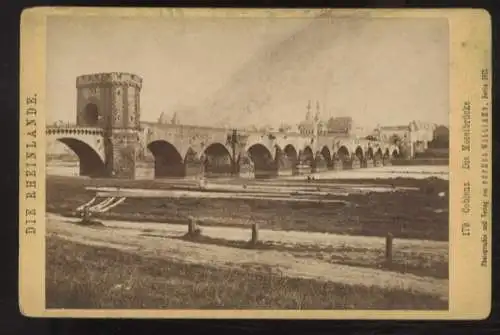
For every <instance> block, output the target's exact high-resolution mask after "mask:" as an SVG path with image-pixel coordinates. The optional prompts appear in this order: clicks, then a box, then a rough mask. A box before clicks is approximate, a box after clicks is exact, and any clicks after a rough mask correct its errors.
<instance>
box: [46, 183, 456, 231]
mask: <svg viewBox="0 0 500 335" xmlns="http://www.w3.org/2000/svg"><path fill="white" fill-rule="evenodd" d="M410 181H411V182H410ZM351 182H352V181H351ZM370 182H373V181H370ZM389 182H392V183H398V184H399V185H398V186H413V187H419V191H409V192H397V193H389V192H381V193H377V192H373V193H370V194H368V195H362V194H357V195H355V194H353V195H349V196H346V197H344V196H338V199H342V200H347V201H349V203H350V204H349V205H347V206H346V205H343V204H325V203H291V202H285V201H272V202H271V201H268V200H263V199H254V200H243V199H203V198H200V199H175V198H143V199H141V198H131V199H127V200H126V201H125V202H124V203H123V204H121V205H120V206H117V207H115V208H113V209H112V210H111V211H110V212H107V213H103V214H100V217H101V218H107V219H119V220H134V221H156V222H169V223H179V224H185V223H186V222H187V217H188V216H193V217H195V218H196V219H197V220H198V221H199V222H200V224H201V225H227V226H241V225H245V224H248V223H249V222H250V221H255V222H258V223H259V224H260V226H261V227H262V228H266V229H277V230H297V231H311V232H324V233H340V234H350V235H364V236H385V235H386V234H387V233H388V232H391V233H392V234H393V235H395V236H396V237H401V238H420V239H430V240H442V241H446V240H448V211H447V209H448V196H447V195H446V196H445V197H439V196H438V193H439V192H441V191H447V190H448V182H447V181H443V180H440V179H435V178H431V179H426V180H403V179H401V180H397V179H395V180H390V181H389ZM385 183H386V184H387V183H388V181H387V180H386V181H385ZM96 185H99V186H116V185H119V186H122V187H124V186H125V185H126V186H128V187H142V188H161V187H163V188H165V187H167V185H165V184H161V182H156V183H155V181H128V182H125V181H114V180H106V181H105V182H103V183H99V182H98V181H96V180H85V179H78V178H61V177H57V178H52V177H49V178H47V210H48V211H49V212H54V213H61V214H68V213H71V212H72V211H74V210H75V208H77V207H78V206H80V205H81V204H83V203H85V202H87V201H89V200H90V199H91V198H92V197H93V196H94V193H92V192H88V191H85V187H86V186H96ZM446 193H447V192H446Z"/></svg>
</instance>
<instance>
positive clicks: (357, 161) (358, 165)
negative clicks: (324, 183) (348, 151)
mask: <svg viewBox="0 0 500 335" xmlns="http://www.w3.org/2000/svg"><path fill="white" fill-rule="evenodd" d="M350 165H351V166H350V168H351V169H353V170H355V169H360V168H361V160H360V159H359V158H358V157H354V158H353V159H352V160H351V164H350Z"/></svg>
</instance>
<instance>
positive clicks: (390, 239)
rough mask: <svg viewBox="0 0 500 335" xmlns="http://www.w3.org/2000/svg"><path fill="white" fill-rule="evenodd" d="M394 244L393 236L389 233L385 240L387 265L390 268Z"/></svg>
mask: <svg viewBox="0 0 500 335" xmlns="http://www.w3.org/2000/svg"><path fill="white" fill-rule="evenodd" d="M392 242H393V236H392V234H391V233H387V236H386V238H385V264H386V265H388V266H389V265H391V264H392Z"/></svg>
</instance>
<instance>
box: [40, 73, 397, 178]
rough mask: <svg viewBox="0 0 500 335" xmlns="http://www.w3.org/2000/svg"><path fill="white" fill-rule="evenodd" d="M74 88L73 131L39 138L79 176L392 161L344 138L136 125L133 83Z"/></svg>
mask: <svg viewBox="0 0 500 335" xmlns="http://www.w3.org/2000/svg"><path fill="white" fill-rule="evenodd" d="M76 84H77V85H76V87H77V92H78V94H77V117H76V120H77V122H76V124H75V125H72V126H70V125H66V126H60V127H58V126H48V127H47V128H46V134H47V140H49V141H60V142H62V143H64V144H66V145H67V146H68V147H69V148H71V150H73V151H74V152H75V153H76V155H77V156H78V158H79V160H80V174H81V175H87V176H95V177H121V178H134V177H135V170H136V165H137V162H140V161H141V160H143V159H147V158H148V156H149V157H150V158H151V159H152V160H154V169H155V176H156V177H159V178H161V177H184V176H190V175H200V174H202V175H206V176H210V175H221V174H222V175H239V176H249V177H256V178H259V177H272V176H277V175H283V174H300V173H311V172H316V171H322V170H326V169H352V168H362V167H370V166H381V165H383V164H390V160H391V158H394V157H395V156H398V155H399V149H398V148H397V147H396V146H394V145H390V144H388V143H381V142H377V141H369V140H364V139H357V138H350V137H342V136H321V135H320V136H317V135H316V136H313V135H311V136H307V135H302V134H299V133H292V132H286V133H285V132H259V131H245V130H238V129H225V128H213V127H201V126H189V125H174V124H159V123H149V122H140V106H139V97H140V94H139V93H140V89H141V86H142V79H141V78H140V77H138V76H136V75H133V74H128V73H104V74H103V73H101V74H91V75H84V76H80V77H78V78H77V82H76Z"/></svg>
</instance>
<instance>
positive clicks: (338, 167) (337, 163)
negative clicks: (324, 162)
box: [333, 158, 344, 171]
mask: <svg viewBox="0 0 500 335" xmlns="http://www.w3.org/2000/svg"><path fill="white" fill-rule="evenodd" d="M343 168H344V163H343V162H342V160H341V159H338V158H336V159H334V160H333V170H334V171H342V169H343Z"/></svg>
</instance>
